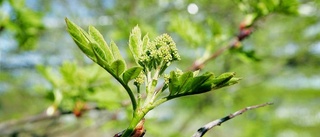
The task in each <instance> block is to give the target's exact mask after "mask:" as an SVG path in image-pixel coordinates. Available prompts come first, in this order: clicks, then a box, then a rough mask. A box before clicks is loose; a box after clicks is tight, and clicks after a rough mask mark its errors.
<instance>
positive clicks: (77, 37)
mask: <svg viewBox="0 0 320 137" xmlns="http://www.w3.org/2000/svg"><path fill="white" fill-rule="evenodd" d="M65 21H66V24H67V31H68V32H69V34H70V35H71V36H72V39H73V40H74V42H75V43H76V44H77V46H78V47H79V48H80V49H81V50H82V52H83V53H85V54H86V55H87V56H88V57H89V58H90V59H92V60H93V61H96V58H95V54H94V53H93V51H92V48H91V47H90V45H89V38H90V36H89V35H88V34H87V33H85V31H84V30H83V29H81V28H80V27H79V26H77V25H76V24H74V23H73V22H72V21H70V20H69V19H68V18H66V19H65Z"/></svg>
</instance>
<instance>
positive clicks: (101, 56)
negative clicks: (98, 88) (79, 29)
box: [89, 42, 109, 68]
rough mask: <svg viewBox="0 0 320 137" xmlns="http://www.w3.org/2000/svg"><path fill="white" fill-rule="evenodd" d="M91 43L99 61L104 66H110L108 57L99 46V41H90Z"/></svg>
mask: <svg viewBox="0 0 320 137" xmlns="http://www.w3.org/2000/svg"><path fill="white" fill-rule="evenodd" d="M89 45H90V46H91V47H92V49H93V51H94V54H95V56H96V58H97V61H96V62H97V63H98V64H99V65H100V66H102V67H103V68H106V67H107V66H109V63H108V62H107V57H106V54H105V53H104V51H103V50H102V48H100V47H99V45H98V44H97V43H95V42H94V43H89Z"/></svg>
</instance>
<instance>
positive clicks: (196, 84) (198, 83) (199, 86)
mask: <svg viewBox="0 0 320 137" xmlns="http://www.w3.org/2000/svg"><path fill="white" fill-rule="evenodd" d="M212 76H213V74H211V73H210V74H209V73H205V74H203V75H201V76H197V77H194V78H193V79H192V81H191V82H190V86H191V88H190V91H189V92H190V93H191V94H198V93H204V92H207V91H210V90H211V89H206V88H207V85H208V84H205V83H206V82H207V81H208V80H210V78H211V77H212ZM204 87H206V88H204ZM205 89H206V90H205ZM190 93H189V94H190Z"/></svg>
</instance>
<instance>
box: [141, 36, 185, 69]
mask: <svg viewBox="0 0 320 137" xmlns="http://www.w3.org/2000/svg"><path fill="white" fill-rule="evenodd" d="M176 60H180V55H179V54H178V50H177V48H176V44H175V42H174V41H173V40H172V38H171V37H170V36H169V35H168V34H162V35H160V36H158V37H156V38H155V40H154V41H151V42H148V43H147V46H146V48H145V49H144V51H143V52H142V54H141V55H140V57H139V60H138V63H139V64H140V65H141V66H142V67H143V68H147V69H149V71H150V70H152V69H160V74H161V73H162V72H163V71H164V70H165V69H166V68H167V67H168V66H169V65H170V64H171V62H173V61H176Z"/></svg>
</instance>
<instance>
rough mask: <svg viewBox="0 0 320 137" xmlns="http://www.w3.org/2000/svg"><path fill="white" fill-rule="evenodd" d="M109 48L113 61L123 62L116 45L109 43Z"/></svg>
mask: <svg viewBox="0 0 320 137" xmlns="http://www.w3.org/2000/svg"><path fill="white" fill-rule="evenodd" d="M110 47H111V52H112V54H113V57H114V59H115V60H123V58H122V56H121V54H120V51H119V49H118V46H117V45H116V43H114V42H113V41H111V43H110Z"/></svg>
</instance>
